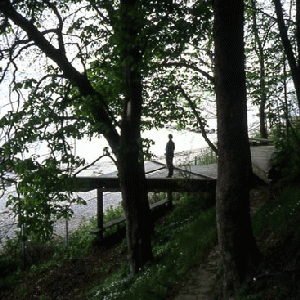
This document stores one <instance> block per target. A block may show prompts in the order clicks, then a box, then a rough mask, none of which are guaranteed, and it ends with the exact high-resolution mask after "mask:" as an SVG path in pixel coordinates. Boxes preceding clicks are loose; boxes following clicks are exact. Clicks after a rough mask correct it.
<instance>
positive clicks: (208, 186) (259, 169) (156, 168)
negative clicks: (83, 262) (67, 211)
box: [71, 146, 274, 239]
mask: <svg viewBox="0 0 300 300" xmlns="http://www.w3.org/2000/svg"><path fill="white" fill-rule="evenodd" d="M273 153H274V146H255V147H251V159H252V167H253V172H254V173H255V174H256V175H257V176H258V177H260V178H261V179H263V180H265V181H266V182H268V171H269V165H270V158H271V156H272V154H273ZM217 173H218V166H217V164H216V163H215V164H209V165H195V166H180V167H176V168H175V170H174V176H173V178H166V176H167V174H168V170H167V169H166V167H165V165H164V164H162V163H159V162H155V161H146V162H145V174H146V182H147V189H148V192H151V191H158V192H168V200H167V201H166V204H167V205H171V203H172V192H179V191H187V192H199V191H202V192H211V193H215V191H216V181H217ZM71 184H72V186H73V190H74V191H78V192H79V191H81V192H85V191H90V190H94V189H97V202H98V203H97V219H98V228H96V229H95V230H93V233H95V234H97V235H99V239H102V237H103V230H104V229H105V228H108V227H111V226H113V225H116V224H117V225H118V224H119V223H121V222H123V221H124V220H125V218H121V219H118V220H116V221H115V222H111V224H103V192H107V191H110V192H118V191H120V182H119V179H118V174H117V172H113V173H109V174H103V175H99V176H97V177H76V178H73V179H72V182H71Z"/></svg>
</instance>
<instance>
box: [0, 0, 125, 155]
mask: <svg viewBox="0 0 300 300" xmlns="http://www.w3.org/2000/svg"><path fill="white" fill-rule="evenodd" d="M0 12H1V13H3V14H4V16H7V17H8V18H9V19H10V20H11V21H12V22H13V23H14V24H15V25H17V26H18V27H20V28H21V29H23V30H24V31H25V32H26V33H27V36H28V38H29V40H32V41H34V43H35V44H36V46H37V47H38V48H40V50H41V51H42V52H43V53H44V54H45V55H46V56H47V57H48V58H50V59H52V60H53V61H54V62H55V63H56V64H57V65H58V66H59V68H60V69H61V70H62V71H63V74H64V76H65V77H66V78H67V79H68V80H69V81H70V82H72V83H73V84H74V85H75V86H76V87H77V88H78V89H79V91H80V93H81V95H83V96H88V95H89V96H96V97H97V99H98V100H99V103H95V101H94V102H93V105H92V114H93V116H94V118H95V120H96V121H98V122H101V123H102V124H104V125H105V127H106V130H105V134H104V135H105V137H106V138H107V139H108V142H109V144H110V145H111V147H112V149H114V150H115V149H116V148H117V147H118V145H119V138H120V137H119V134H118V132H117V131H116V129H115V128H114V126H113V124H112V121H113V120H114V116H113V114H112V112H110V110H109V108H108V106H107V104H106V103H105V101H104V99H103V97H102V95H101V94H100V93H98V92H97V91H96V90H95V89H94V88H93V87H92V85H91V83H90V81H89V80H88V78H87V76H86V74H81V73H80V72H78V71H77V70H76V69H75V68H74V67H73V66H72V64H71V63H70V62H69V61H68V59H67V57H66V55H65V52H64V50H62V49H61V48H59V49H56V48H55V47H54V46H53V45H52V44H51V43H50V42H49V41H48V40H47V39H46V38H45V36H44V35H43V34H42V33H41V32H40V31H39V30H38V29H37V28H36V26H34V24H33V23H32V22H30V21H29V20H27V19H26V18H25V17H23V16H22V15H21V14H20V13H18V12H17V11H16V10H15V8H14V7H13V5H12V3H11V2H10V1H9V0H1V1H0Z"/></svg>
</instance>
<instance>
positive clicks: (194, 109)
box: [175, 85, 218, 155]
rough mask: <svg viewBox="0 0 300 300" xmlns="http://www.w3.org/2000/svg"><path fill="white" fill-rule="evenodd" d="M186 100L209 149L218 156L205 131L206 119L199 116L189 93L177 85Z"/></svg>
mask: <svg viewBox="0 0 300 300" xmlns="http://www.w3.org/2000/svg"><path fill="white" fill-rule="evenodd" d="M175 88H176V89H177V90H178V91H179V92H180V93H181V94H182V95H183V97H184V98H185V100H186V101H187V102H188V104H189V106H190V107H191V109H192V111H193V113H194V115H195V116H196V118H197V122H198V124H199V126H200V129H201V134H202V137H203V138H204V140H205V141H206V142H207V144H208V145H209V147H210V148H211V149H212V150H213V151H214V152H215V153H216V154H217V155H218V149H217V148H216V146H215V145H214V144H213V143H212V142H211V140H210V139H209V138H208V136H207V134H206V131H205V127H204V119H203V118H202V117H201V116H200V115H199V113H198V111H197V109H196V105H195V103H194V102H193V101H192V100H191V98H190V97H189V96H188V95H187V93H186V92H185V91H184V89H183V88H182V86H180V85H177V86H176V87H175Z"/></svg>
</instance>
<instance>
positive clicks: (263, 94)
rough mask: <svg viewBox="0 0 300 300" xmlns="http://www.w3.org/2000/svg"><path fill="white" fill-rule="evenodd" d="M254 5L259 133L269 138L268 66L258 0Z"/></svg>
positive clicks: (252, 4)
mask: <svg viewBox="0 0 300 300" xmlns="http://www.w3.org/2000/svg"><path fill="white" fill-rule="evenodd" d="M251 7H252V21H253V31H254V38H255V43H256V45H257V48H258V49H256V47H255V51H256V55H257V57H258V59H259V89H260V104H259V124H260V126H259V133H260V136H261V137H262V138H268V132H267V127H266V102H267V91H266V78H265V77H266V71H265V70H266V68H265V56H264V49H263V46H262V42H261V40H260V36H259V34H258V28H257V22H256V0H251Z"/></svg>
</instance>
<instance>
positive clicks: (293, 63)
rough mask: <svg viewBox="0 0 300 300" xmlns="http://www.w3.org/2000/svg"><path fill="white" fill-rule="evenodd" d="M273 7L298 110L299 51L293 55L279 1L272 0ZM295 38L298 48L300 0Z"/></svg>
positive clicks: (299, 87) (297, 9)
mask: <svg viewBox="0 0 300 300" xmlns="http://www.w3.org/2000/svg"><path fill="white" fill-rule="evenodd" d="M273 3H274V6H275V12H276V15H277V23H278V28H279V32H280V37H281V40H282V44H283V47H284V51H285V54H286V57H287V60H288V63H289V66H290V68H291V73H292V78H293V82H294V86H295V90H296V95H297V100H298V106H299V108H300V67H299V61H297V59H298V56H299V53H300V49H297V51H298V55H296V56H295V55H294V52H293V48H292V45H291V42H290V40H289V38H288V34H287V28H286V26H285V23H284V19H283V10H282V5H281V1H280V0H273ZM296 16H297V20H296V23H297V24H296V38H297V46H298V47H300V46H299V44H300V41H299V40H298V39H299V38H300V0H297V1H296Z"/></svg>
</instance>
